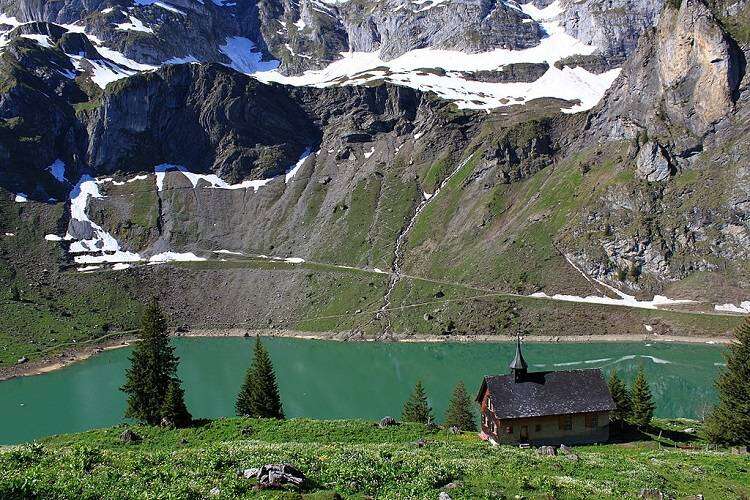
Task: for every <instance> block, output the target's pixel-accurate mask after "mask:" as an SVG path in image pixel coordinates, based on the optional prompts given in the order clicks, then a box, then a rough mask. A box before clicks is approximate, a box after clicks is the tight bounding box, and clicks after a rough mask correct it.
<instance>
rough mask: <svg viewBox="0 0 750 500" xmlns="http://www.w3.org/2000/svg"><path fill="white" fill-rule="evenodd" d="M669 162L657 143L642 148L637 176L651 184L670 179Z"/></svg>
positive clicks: (638, 159)
mask: <svg viewBox="0 0 750 500" xmlns="http://www.w3.org/2000/svg"><path fill="white" fill-rule="evenodd" d="M669 173H670V169H669V161H668V160H667V158H666V157H665V156H664V151H663V150H662V148H661V146H659V144H657V143H656V142H648V143H646V144H644V145H643V146H641V149H640V151H639V152H638V156H637V157H636V175H637V176H638V177H640V178H641V179H645V180H647V181H649V182H659V181H664V180H667V179H668V178H669Z"/></svg>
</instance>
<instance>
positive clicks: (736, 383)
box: [706, 316, 750, 445]
mask: <svg viewBox="0 0 750 500" xmlns="http://www.w3.org/2000/svg"><path fill="white" fill-rule="evenodd" d="M724 358H725V359H726V361H727V366H726V368H725V369H724V370H723V371H722V372H721V374H720V375H719V378H718V379H717V380H716V389H717V391H718V393H719V403H718V404H717V405H716V407H715V408H714V410H713V411H712V412H711V415H710V416H709V417H708V420H707V421H706V437H708V439H709V440H710V441H711V442H712V443H717V444H727V445H750V316H748V317H747V318H745V320H744V321H743V322H742V323H741V324H740V325H738V326H737V328H735V330H734V341H733V342H732V343H731V344H730V345H729V349H727V351H726V352H725V353H724Z"/></svg>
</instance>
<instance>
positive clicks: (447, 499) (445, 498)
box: [438, 491, 451, 500]
mask: <svg viewBox="0 0 750 500" xmlns="http://www.w3.org/2000/svg"><path fill="white" fill-rule="evenodd" d="M438 500H451V496H450V495H449V494H447V493H446V492H444V491H441V492H440V494H439V495H438Z"/></svg>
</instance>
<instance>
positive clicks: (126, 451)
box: [0, 419, 750, 499]
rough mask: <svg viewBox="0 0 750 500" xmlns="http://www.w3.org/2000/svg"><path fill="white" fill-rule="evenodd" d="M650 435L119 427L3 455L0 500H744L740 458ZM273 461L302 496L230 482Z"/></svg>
mask: <svg viewBox="0 0 750 500" xmlns="http://www.w3.org/2000/svg"><path fill="white" fill-rule="evenodd" d="M657 425H658V426H659V427H657V428H656V429H654V430H653V431H652V433H651V436H648V435H644V436H643V437H641V438H640V439H641V440H640V441H635V442H631V443H624V444H608V445H602V446H585V447H578V448H575V449H574V451H575V453H576V457H577V458H576V459H571V458H570V457H569V456H565V455H560V456H552V457H549V456H541V455H539V454H537V452H536V450H534V449H527V450H524V449H519V448H514V447H510V446H500V447H492V446H490V445H488V444H487V443H485V442H482V441H480V440H479V439H478V437H477V436H476V434H473V433H472V434H466V433H464V434H458V435H450V434H448V433H447V432H446V431H445V430H443V429H439V428H428V427H427V426H424V425H421V424H401V425H397V426H394V427H388V428H386V429H379V428H378V427H377V426H376V424H375V423H373V422H364V421H312V420H304V419H293V420H289V421H276V420H258V419H221V420H216V421H204V422H199V423H197V424H196V425H195V426H194V427H192V428H187V429H175V430H167V429H161V428H154V427H140V426H135V427H132V429H133V430H134V431H135V432H136V434H138V435H139V436H141V437H142V438H143V440H142V441H141V442H140V443H139V444H124V443H121V442H120V440H119V435H120V433H121V432H122V431H123V430H124V428H125V427H123V426H120V427H115V428H111V429H103V430H96V431H90V432H86V433H82V434H77V435H70V436H58V437H53V438H49V439H46V440H43V441H41V442H40V443H36V444H29V445H23V446H14V447H8V448H5V449H3V450H2V451H0V497H2V498H4V499H6V498H7V499H20V498H30V497H37V498H76V497H78V498H101V497H103V496H105V497H108V498H145V497H148V498H205V497H208V496H209V492H210V491H211V490H212V489H214V488H217V489H218V495H217V498H333V495H334V494H335V493H338V494H340V495H344V496H347V497H354V498H363V496H364V495H371V496H376V497H377V498H436V497H437V495H438V493H439V492H440V491H447V490H446V487H447V485H448V484H449V483H453V484H452V485H451V487H450V495H451V497H452V498H455V499H469V498H513V497H514V496H516V495H520V496H522V497H526V498H550V497H554V498H561V499H564V498H585V497H591V498H623V497H626V496H636V495H637V494H638V492H639V491H640V490H641V489H643V488H652V489H657V490H660V491H662V492H663V493H664V494H665V495H674V496H677V497H685V496H688V495H697V494H702V495H704V496H705V497H706V498H741V497H743V496H747V495H748V493H750V474H748V462H747V458H746V457H742V456H737V455H731V454H729V453H727V452H718V451H701V449H700V448H696V449H691V450H684V449H679V448H676V447H674V446H669V443H670V441H668V440H664V439H662V440H660V441H658V442H656V441H650V439H658V438H657V437H652V436H658V434H659V433H661V432H663V433H664V434H668V435H683V436H684V434H681V433H680V432H673V429H672V428H684V426H686V425H691V426H696V425H698V424H697V423H695V422H693V423H690V422H658V423H657ZM660 431H661V432H660ZM418 440H420V443H419V444H418V443H417V441H418ZM681 445H684V443H682V444H681ZM279 462H288V463H292V464H294V465H295V466H297V467H298V468H299V469H300V470H301V471H302V472H303V473H304V474H305V475H306V476H307V478H308V480H309V481H308V485H307V487H306V489H305V490H304V491H303V495H304V496H301V495H298V494H293V493H291V492H287V493H284V492H278V491H276V492H274V491H256V490H254V489H253V482H252V481H250V480H246V479H244V478H241V477H238V474H237V471H238V470H241V469H245V468H250V467H258V466H261V465H263V464H266V463H279ZM214 491H215V492H216V491H217V490H214Z"/></svg>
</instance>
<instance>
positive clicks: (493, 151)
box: [0, 0, 750, 330]
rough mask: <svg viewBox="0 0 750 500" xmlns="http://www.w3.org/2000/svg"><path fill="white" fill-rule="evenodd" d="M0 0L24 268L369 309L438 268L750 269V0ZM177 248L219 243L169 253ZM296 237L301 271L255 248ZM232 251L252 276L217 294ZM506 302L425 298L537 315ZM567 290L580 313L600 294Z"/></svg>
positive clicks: (486, 273)
mask: <svg viewBox="0 0 750 500" xmlns="http://www.w3.org/2000/svg"><path fill="white" fill-rule="evenodd" d="M0 11H2V17H1V18H0V31H2V36H1V37H0V81H1V82H2V87H1V88H0V120H1V121H0V189H1V191H0V209H1V210H0V222H2V223H3V224H5V225H8V226H9V227H8V228H6V230H5V231H3V230H2V229H0V233H3V232H7V233H9V234H14V235H16V234H19V235H25V236H24V239H23V240H22V238H20V237H18V238H17V239H16V240H15V241H23V242H24V244H26V245H27V246H26V247H24V248H26V250H25V251H23V252H21V251H17V252H15V253H14V252H9V253H7V254H4V255H6V257H5V258H6V259H7V262H8V263H7V265H6V266H5V268H7V269H11V270H12V272H9V273H8V275H13V276H22V277H24V278H23V279H27V280H32V281H34V282H39V283H42V282H44V283H47V282H49V283H51V284H50V286H58V285H56V283H60V282H59V281H55V280H58V279H59V280H68V279H70V273H73V275H77V274H81V273H89V272H96V273H101V274H100V275H98V276H100V277H101V279H102V280H110V279H111V280H114V281H113V282H116V281H117V280H118V279H120V278H117V277H116V276H130V277H132V279H134V280H136V281H137V282H138V283H147V284H148V286H149V287H151V288H154V289H156V290H160V291H162V292H164V293H165V294H166V295H168V296H169V297H170V299H169V300H172V301H174V303H173V304H172V305H173V306H174V310H175V313H174V314H177V315H182V316H180V320H183V321H186V322H189V323H194V322H200V321H207V319H206V318H210V319H211V320H217V315H221V314H225V315H226V316H227V317H229V318H230V321H245V320H247V321H249V322H257V321H279V320H280V319H285V320H286V321H290V319H289V318H292V317H301V316H304V314H305V313H306V311H308V310H312V309H315V308H321V307H323V306H321V304H327V303H329V301H333V302H334V303H335V304H336V307H337V308H340V307H343V306H341V305H340V304H341V303H346V306H345V309H344V310H346V308H348V309H351V310H358V309H364V306H362V305H361V304H364V303H366V304H367V305H368V307H370V306H372V307H375V309H376V310H377V314H374V315H373V316H374V319H373V317H368V318H365V319H363V320H362V322H363V323H362V324H363V325H364V324H366V325H367V328H375V327H374V326H373V325H376V326H377V325H381V326H383V325H384V323H382V321H384V320H383V318H387V317H388V314H387V311H389V310H391V308H393V307H396V308H397V307H400V306H401V305H403V306H406V305H408V304H409V303H411V302H413V301H417V300H419V301H422V302H420V303H425V304H429V303H431V302H430V301H431V300H434V299H435V298H436V297H437V298H440V297H442V295H441V294H444V293H445V292H444V291H443V290H442V289H437V288H435V287H437V286H438V285H440V286H443V285H445V284H450V285H451V286H459V287H467V286H468V287H470V288H469V289H470V290H471V291H472V293H476V292H478V291H483V292H488V293H499V294H505V295H503V297H505V299H503V301H505V300H506V299H507V300H514V301H515V300H516V299H518V298H520V299H522V300H527V299H528V300H532V301H533V300H536V301H553V302H555V303H556V304H557V303H559V302H566V301H567V302H577V303H585V304H599V305H609V306H611V305H621V306H625V307H628V308H641V309H652V310H654V309H656V308H658V307H671V308H676V307H682V308H693V309H695V310H700V311H702V312H705V313H712V314H713V313H717V314H718V313H721V314H724V313H726V312H732V311H736V310H739V308H741V306H734V304H743V303H744V302H746V301H747V299H748V295H749V294H750V291H748V287H747V283H748V280H750V277H749V275H748V271H747V269H748V267H747V262H750V253H749V251H748V249H749V248H750V204H748V199H750V191H748V186H749V185H750V182H748V179H750V173H749V172H748V168H749V167H748V165H750V163H748V158H750V150H748V147H750V146H748V144H749V143H748V141H747V140H746V139H747V137H748V134H750V131H749V130H750V115H749V114H748V113H750V106H749V105H748V102H749V100H750V90H748V79H749V77H748V75H747V72H746V60H747V55H748V43H750V41H749V40H748V39H747V35H746V34H747V33H748V31H747V27H748V25H747V19H748V18H750V17H748V16H746V15H745V14H747V13H748V2H747V0H744V1H740V2H724V1H716V2H713V3H710V4H708V3H705V2H704V1H703V0H682V1H681V2H668V3H666V4H664V5H662V4H661V3H659V2H651V1H648V0H628V1H623V0H610V1H602V0H583V1H577V2H574V1H570V0H556V1H554V2H543V1H535V2H529V3H517V2H515V1H512V0H509V1H507V2H499V1H497V2H496V1H491V0H418V1H417V0H415V1H410V0H380V1H362V0H348V1H333V0H330V1H322V0H302V1H300V2H293V1H276V0H263V1H259V2H245V1H242V0H237V1H227V0H214V1H208V0H204V1H198V0H174V1H169V2H168V1H161V0H159V1H150V0H136V1H133V2H131V1H126V0H117V1H116V0H103V1H97V0H87V1H80V0H64V1H57V2H48V1H31V0H20V1H19V0H15V1H9V0H5V1H3V0H0ZM11 226H12V227H11ZM14 237H15V236H14ZM4 241H5V240H0V248H2V247H1V246H2V245H4V244H5V243H4ZM40 255H41V256H43V259H46V260H45V262H46V264H45V265H44V267H43V269H46V271H47V273H49V272H50V271H49V270H50V269H53V270H55V271H54V276H53V277H52V278H50V277H48V276H47V274H44V273H42V272H41V270H39V269H37V268H38V267H39V266H38V265H37V264H36V263H35V261H33V260H30V259H42V257H40ZM221 259H224V260H232V259H234V260H242V259H251V260H252V259H260V260H262V261H263V264H262V265H258V264H257V263H256V264H252V265H250V264H247V263H245V264H247V266H245V267H242V266H240V265H239V264H236V263H235V264H234V265H237V266H239V267H241V270H237V269H234V268H229V269H230V270H228V269H227V268H221V269H220V270H216V269H214V268H211V267H210V265H212V264H211V263H215V262H216V261H219V262H221ZM175 260H190V261H193V262H199V263H202V265H204V266H207V267H203V268H199V270H198V271H195V272H193V271H194V270H193V269H190V270H185V271H184V273H183V272H182V271H180V272H178V271H175V270H173V269H171V268H168V267H167V266H159V265H156V264H161V263H163V262H165V261H175ZM305 261H307V262H308V263H309V265H310V266H312V267H313V270H314V272H313V271H311V272H310V273H309V275H306V274H304V273H301V272H297V271H296V270H295V271H294V272H291V273H289V274H284V273H282V272H281V271H279V273H278V274H274V278H273V279H271V280H269V278H268V277H267V276H266V277H264V276H265V275H262V273H261V270H266V269H267V268H265V267H263V266H266V265H268V266H270V267H268V269H272V270H275V271H274V272H276V271H278V269H277V268H276V267H274V266H281V265H293V266H298V265H300V264H301V263H303V262H305ZM243 262H244V261H243ZM253 262H255V261H254V260H253ZM245 264H243V266H244V265H245ZM227 265H229V264H227ZM253 266H256V267H253ZM258 266H260V267H258ZM3 269H4V268H3ZM259 269H261V270H259ZM295 269H296V268H295ZM321 269H323V270H326V271H325V272H326V273H328V272H330V273H333V274H332V275H335V278H330V276H329V277H325V278H321V277H320V276H318V275H317V274H315V273H318V272H322V271H321ZM0 270H1V269H0ZM269 272H270V271H269ZM350 272H356V273H365V274H356V273H355V274H356V276H357V278H356V279H355V278H352V277H351V276H349V274H346V275H340V273H350ZM14 273H15V274H14ZM123 273H125V274H123ZM110 274H112V275H115V277H111V276H110ZM2 276H4V275H2V274H1V273H0V277H2ZM326 276H328V275H326ZM342 276H343V277H342ZM362 276H365V278H362ZM329 278H330V279H329ZM360 278H361V279H364V280H365V281H366V282H364V283H361V282H360ZM417 278H419V279H424V280H428V282H429V283H431V285H430V286H429V287H427V286H426V285H425V286H423V285H419V286H417V285H416V284H415V282H411V281H409V280H412V279H417ZM14 279H15V278H14ZM18 279H21V278H18ZM214 279H216V280H219V279H220V280H221V281H222V283H226V286H232V287H233V289H235V292H236V293H235V294H234V295H232V296H231V297H227V296H225V295H222V294H219V293H218V292H217V293H216V294H213V295H211V297H212V298H211V301H213V302H214V304H213V305H212V306H211V307H209V306H207V305H205V304H206V303H208V302H211V301H208V302H206V301H205V300H204V298H205V297H204V296H201V295H200V294H199V293H198V291H200V292H201V293H204V294H205V293H208V294H209V295H210V294H211V293H213V292H212V291H206V290H205V280H214ZM430 287H432V288H430ZM58 288H59V286H58ZM433 288H434V289H433ZM246 289H253V290H260V291H258V292H257V293H256V292H254V293H256V295H252V296H251V295H248V294H249V293H250V292H246V291H245V290H246ZM194 290H195V291H194ZM243 294H244V295H243ZM289 294H291V296H293V297H296V298H295V299H294V300H289V296H290V295H289ZM425 294H426V295H427V296H425ZM656 294H658V295H659V296H657V297H655V296H654V295H656ZM284 297H286V299H284ZM300 297H305V298H304V299H301V298H300ZM508 297H511V298H512V299H509V298H508ZM513 297H515V298H513ZM180 301H183V302H180ZM506 302H507V301H506ZM506 302H502V304H501V303H500V302H492V303H490V304H484V305H483V306H482V307H485V306H486V307H488V308H490V309H491V310H492V311H494V312H492V313H491V314H485V313H484V312H482V311H480V310H479V309H472V307H474V306H473V305H471V304H469V305H466V306H465V308H466V309H461V310H459V309H457V308H458V307H459V306H456V305H451V306H447V305H446V306H439V307H438V306H436V307H438V309H437V312H436V310H430V311H428V312H426V313H420V314H419V316H420V317H423V318H427V317H434V316H439V317H440V318H441V320H440V322H431V320H428V319H425V320H424V321H425V322H426V323H425V325H426V327H428V328H432V329H436V328H443V326H445V325H447V324H449V323H450V322H453V323H456V322H463V324H462V325H460V328H464V329H470V328H475V327H476V328H479V329H481V328H485V327H487V328H490V326H487V325H485V326H481V325H483V324H484V323H482V322H483V321H485V319H483V318H486V317H490V316H493V315H495V316H496V315H500V316H502V317H506V316H507V318H509V319H508V324H512V325H515V326H514V328H527V327H529V326H530V325H532V326H533V324H534V322H538V321H541V320H540V319H539V317H540V316H539V314H540V313H539V312H538V311H537V310H535V309H533V308H530V309H529V310H527V311H526V312H523V311H521V312H518V311H519V310H522V309H523V307H522V306H521V305H520V304H521V303H520V302H519V303H514V304H509V303H506ZM524 303H525V302H524ZM217 304H218V305H217ZM269 305H270V307H271V309H273V308H274V307H279V308H280V312H279V311H276V312H273V311H272V312H269V310H268V308H269ZM715 306H718V307H720V309H714V307H715ZM730 306H731V307H730ZM331 307H333V306H331ZM461 307H464V306H461ZM555 307H557V306H555ZM743 307H744V306H743ZM554 311H555V312H554V313H553V314H551V315H550V316H551V317H552V318H555V319H554V321H556V322H557V323H556V324H557V325H560V328H562V329H563V330H564V329H566V328H567V329H569V328H572V327H575V328H578V326H580V325H581V323H580V321H582V320H581V319H580V318H585V315H584V316H581V314H580V312H576V313H575V314H574V315H572V316H571V314H572V313H570V310H569V309H565V310H557V309H554ZM560 311H562V312H560ZM220 313H221V314H220ZM422 314H424V316H422ZM592 314H593V313H592ZM519 317H520V318H522V319H518V318H519ZM571 318H574V319H575V320H573V319H571ZM675 318H677V319H679V317H678V316H674V317H673V316H669V317H666V316H665V319H663V321H665V322H667V323H668V327H665V328H685V326H684V322H683V323H679V322H678V321H677V319H675ZM360 319H361V318H360ZM349 320H351V318H350V319H349ZM349 320H347V321H349ZM342 321H343V320H342ZM388 321H389V323H388V326H387V327H386V326H383V329H385V330H389V329H392V328H398V327H399V325H398V324H397V322H396V323H393V324H391V323H390V320H388ZM409 321H411V319H410V320H409ZM641 321H642V319H641V318H640V317H639V316H636V315H633V316H627V318H625V319H624V320H623V324H627V325H630V326H629V327H633V325H635V326H636V327H638V328H641V327H642V323H640V322H641ZM670 321H672V323H669V322H670ZM438 323H439V324H438ZM678 323H679V324H678ZM480 324H481V325H480ZM337 325H338V323H337ZM439 325H442V326H439ZM477 325H480V326H477ZM571 325H572V326H571ZM340 326H341V327H342V328H350V327H351V326H352V325H351V324H346V325H344V324H343V323H342V324H341V325H340ZM355 326H356V325H355ZM359 326H362V325H359ZM629 327H628V328H629ZM400 328H402V329H407V330H408V329H411V328H415V326H414V324H413V323H409V322H408V321H407V322H405V323H403V324H401V325H400ZM612 328H625V327H622V326H621V325H619V324H618V326H616V327H614V326H613V327H612ZM376 329H377V328H376Z"/></svg>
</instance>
